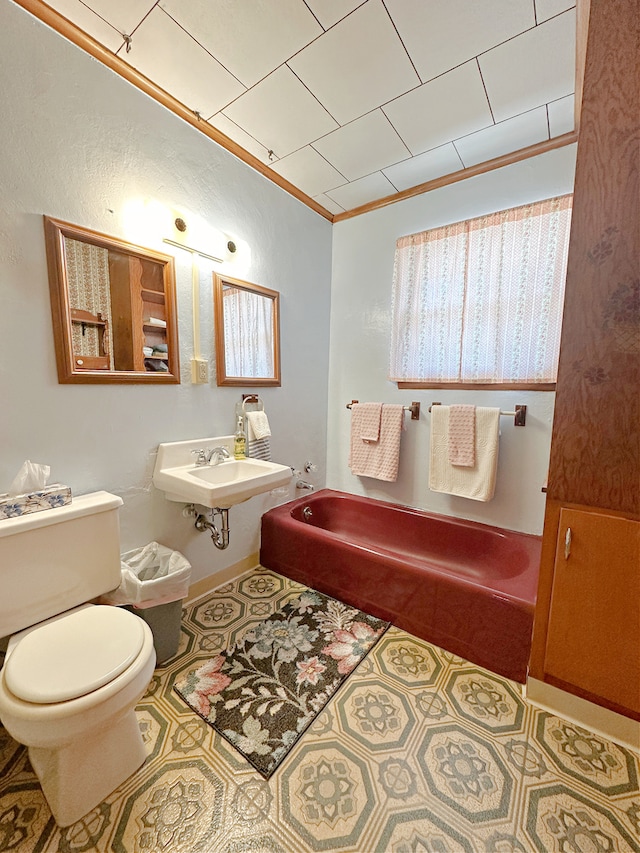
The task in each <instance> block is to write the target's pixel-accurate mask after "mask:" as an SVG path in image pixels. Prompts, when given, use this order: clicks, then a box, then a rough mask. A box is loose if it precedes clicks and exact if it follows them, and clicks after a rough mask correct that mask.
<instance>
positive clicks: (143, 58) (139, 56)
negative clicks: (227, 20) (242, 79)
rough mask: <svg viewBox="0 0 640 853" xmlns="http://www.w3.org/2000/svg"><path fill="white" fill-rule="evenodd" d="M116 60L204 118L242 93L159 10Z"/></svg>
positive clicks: (212, 61) (214, 63) (150, 17)
mask: <svg viewBox="0 0 640 853" xmlns="http://www.w3.org/2000/svg"><path fill="white" fill-rule="evenodd" d="M120 56H121V58H122V59H125V60H126V61H127V62H128V63H129V64H130V65H133V66H134V68H137V69H138V70H139V71H141V72H142V73H143V74H144V75H146V76H147V77H149V79H151V80H153V81H154V82H155V83H157V84H158V85H159V86H161V87H162V88H163V89H164V90H165V91H167V92H170V93H171V94H172V95H173V96H174V97H175V98H177V99H178V100H179V101H180V102H181V103H182V104H184V105H185V106H186V107H189V109H192V110H196V111H197V112H199V113H200V115H201V116H203V117H204V118H207V117H208V116H210V115H212V114H213V113H216V112H218V110H221V109H222V107H224V106H226V105H227V104H228V103H230V102H231V101H233V100H234V98H237V97H238V96H239V95H241V94H242V93H243V92H245V91H246V90H245V88H244V86H243V85H242V84H241V83H239V82H238V81H237V80H236V78H235V77H233V76H232V75H231V74H229V72H228V71H227V70H226V68H223V67H222V65H220V63H219V62H217V61H216V60H215V59H214V58H213V57H212V56H211V55H210V54H209V53H207V51H206V50H205V49H204V48H203V47H200V45H199V44H198V43H197V42H195V41H194V40H193V39H192V38H191V36H190V35H189V34H188V33H186V32H185V31H184V30H183V29H182V28H181V27H179V26H178V24H176V22H175V21H174V20H173V19H172V18H170V17H169V16H168V15H167V14H165V12H163V11H162V9H160V8H155V9H154V10H153V11H152V12H151V13H150V14H149V15H147V17H146V18H145V19H144V21H143V22H142V24H140V26H139V27H138V29H137V30H136V31H135V33H134V35H133V38H132V39H131V50H130V51H129V53H125V52H124V48H123V49H122V50H121V51H120Z"/></svg>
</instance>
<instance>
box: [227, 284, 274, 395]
mask: <svg viewBox="0 0 640 853" xmlns="http://www.w3.org/2000/svg"><path fill="white" fill-rule="evenodd" d="M222 298H223V305H224V308H223V316H224V345H225V354H224V355H225V364H226V372H227V376H243V377H247V378H254V379H258V378H264V377H271V376H273V375H274V372H275V367H274V363H273V300H272V299H267V298H265V297H264V296H261V295H260V294H257V293H251V292H250V291H247V290H240V289H238V288H225V290H224V292H223V296H222Z"/></svg>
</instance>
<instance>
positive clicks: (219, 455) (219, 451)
mask: <svg viewBox="0 0 640 853" xmlns="http://www.w3.org/2000/svg"><path fill="white" fill-rule="evenodd" d="M214 458H215V459H214ZM230 458H231V455H230V453H229V451H228V450H227V448H226V447H223V446H222V445H220V446H219V447H214V448H212V449H211V450H210V451H209V462H211V460H212V459H214V462H213V463H212V464H213V465H219V464H220V463H221V462H223V461H224V460H225V459H230Z"/></svg>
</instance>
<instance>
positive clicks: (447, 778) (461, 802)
mask: <svg viewBox="0 0 640 853" xmlns="http://www.w3.org/2000/svg"><path fill="white" fill-rule="evenodd" d="M300 589H301V587H300V586H299V585H298V584H295V583H293V582H291V581H289V580H287V579H286V578H282V577H280V576H279V575H276V574H275V573H273V572H270V571H267V570H264V569H257V570H256V571H254V572H253V573H251V574H250V575H247V576H245V577H243V578H241V579H240V580H237V581H234V582H233V583H230V584H227V585H226V586H225V587H223V588H221V589H219V590H218V591H217V592H215V593H212V594H210V595H208V596H207V597H205V598H202V599H199V600H198V601H197V602H195V603H193V604H191V605H190V606H188V607H187V608H186V609H185V612H184V619H183V630H182V639H181V645H180V651H179V654H178V655H177V656H176V657H175V658H174V659H173V660H172V661H170V662H169V663H168V664H167V665H166V666H164V667H161V668H159V669H157V670H156V673H155V676H154V678H153V681H152V683H151V685H150V686H149V690H148V692H147V694H146V695H145V696H144V698H143V699H142V701H141V702H140V705H139V706H138V709H137V710H138V716H139V721H140V726H141V728H142V732H143V735H144V739H145V742H146V744H147V749H148V752H149V757H148V759H147V761H146V763H145V765H144V766H143V767H142V768H141V769H140V770H139V771H138V772H137V773H136V774H135V775H134V776H133V777H132V778H131V779H129V780H128V781H127V782H126V783H125V784H123V785H122V786H121V787H120V788H119V789H118V790H117V791H115V792H114V794H113V795H112V796H111V797H109V799H108V800H106V801H105V802H103V803H101V804H100V806H98V807H97V808H96V809H94V811H93V812H91V813H90V814H89V815H87V817H86V818H85V819H83V820H81V821H79V822H78V823H77V824H74V825H73V826H71V827H68V828H67V829H64V830H60V829H58V828H57V827H56V826H55V824H54V822H53V819H52V818H51V814H50V812H49V809H48V807H47V805H46V802H45V801H44V799H43V797H42V794H41V792H40V789H39V787H38V784H37V782H36V779H35V777H34V775H33V772H32V771H31V768H30V765H29V761H28V758H27V754H26V750H25V749H24V748H23V747H20V746H19V745H18V744H16V743H15V742H14V741H13V740H12V739H11V738H10V737H9V736H8V735H7V733H6V732H5V731H4V729H2V728H1V727H0V851H19V853H26V851H29V853H41V851H42V853H44V852H45V851H46V852H47V853H49V851H56V853H81V851H100V853H107V851H109V853H164V851H170V853H242V851H251V853H307V851H323V850H326V851H352V853H374V851H384V853H387V851H389V853H456V851H469V853H476V851H478V852H479V851H483V852H484V851H487V852H488V851H495V853H515V851H544V853H547V851H549V853H550V851H562V853H587V851H592V853H612V851H640V790H639V783H638V778H639V770H640V768H639V762H638V758H637V757H634V755H633V754H632V753H630V752H629V751H628V750H625V749H623V748H621V747H619V746H617V745H615V744H614V743H611V742H608V741H605V740H604V739H603V738H601V737H599V736H596V735H594V734H591V733H589V732H587V731H585V730H584V729H580V728H578V727H576V726H574V725H571V724H570V723H567V722H565V721H563V720H561V719H559V718H557V717H554V716H551V715H550V714H548V713H545V712H542V711H540V710H538V709H536V708H534V707H533V706H532V705H530V704H528V703H527V702H525V701H524V700H523V699H522V696H521V692H520V689H519V686H518V685H515V684H513V683H511V682H509V681H507V680H505V679H504V678H501V677H498V676H496V675H493V674H492V673H490V672H487V671H486V670H483V669H480V668H479V667H477V666H474V665H473V664H470V663H468V662H467V661H464V660H462V659H460V658H458V657H455V656H454V655H451V654H449V653H447V652H444V651H442V650H441V649H438V648H435V647H434V646H430V645H429V644H428V643H425V642H423V641H421V640H417V639H415V638H414V637H411V636H409V635H408V634H406V633H405V632H404V631H400V630H398V629H396V628H391V629H390V630H389V631H388V632H387V634H386V635H385V637H384V638H383V639H382V640H381V641H380V642H379V643H378V645H377V646H376V648H375V649H374V651H373V652H372V653H371V654H370V655H369V657H368V658H367V659H366V660H365V661H364V662H363V663H362V664H361V665H360V667H359V668H358V669H357V670H356V672H355V673H354V674H353V675H352V676H350V678H348V679H347V681H346V682H345V684H344V685H343V686H342V688H341V689H340V690H339V691H338V693H337V695H336V696H334V698H333V699H332V700H331V702H330V704H329V705H328V706H327V707H326V709H325V710H324V711H323V713H322V714H320V716H319V717H318V718H317V719H316V721H315V723H314V724H313V725H312V727H311V729H310V730H309V731H307V732H306V734H305V735H304V736H303V737H302V738H301V740H300V741H299V742H298V743H297V745H296V746H295V747H294V748H293V750H292V752H291V753H290V754H289V756H288V757H287V758H286V759H285V760H284V762H283V763H282V765H281V766H280V768H279V769H278V770H277V771H276V773H275V774H274V775H273V777H272V778H271V779H270V780H269V781H268V782H265V781H264V780H263V779H262V778H261V777H260V776H259V774H258V773H257V772H255V771H254V770H253V769H252V768H251V766H250V765H249V764H248V763H247V761H245V760H244V759H243V758H242V756H240V755H239V754H238V753H237V752H235V751H234V750H233V748H232V747H230V746H229V745H228V744H227V743H226V742H225V741H224V740H223V739H222V738H220V736H219V735H217V734H216V733H215V732H214V731H213V729H212V728H211V727H209V726H207V725H206V724H205V723H204V722H203V721H202V720H201V719H200V718H199V717H197V716H195V715H194V714H193V713H192V712H191V711H190V710H189V708H188V707H187V706H186V705H185V704H184V703H183V702H182V701H181V699H180V697H179V696H177V695H176V693H175V692H173V690H172V685H173V683H174V681H175V679H176V678H177V676H178V675H179V674H180V673H182V672H184V671H185V670H188V669H191V668H193V666H194V665H195V664H196V663H198V662H201V661H204V660H206V659H207V658H208V657H209V656H210V655H211V654H212V653H217V652H218V651H220V650H222V649H223V648H225V647H226V646H227V644H228V643H229V642H230V641H233V640H234V638H236V637H237V636H238V635H239V634H240V633H241V632H243V631H245V630H246V629H247V627H248V626H250V625H253V624H256V623H258V622H260V621H262V620H263V619H264V618H265V617H266V616H268V615H269V614H270V613H272V612H273V611H274V610H277V609H278V608H279V607H281V606H282V605H283V604H284V603H285V602H286V601H288V600H289V599H290V598H292V597H294V596H295V595H296V594H297V592H298V591H299V590H300Z"/></svg>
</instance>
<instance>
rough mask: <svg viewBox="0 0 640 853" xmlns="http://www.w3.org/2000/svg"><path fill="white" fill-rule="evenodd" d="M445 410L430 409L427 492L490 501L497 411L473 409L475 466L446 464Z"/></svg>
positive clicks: (494, 479)
mask: <svg viewBox="0 0 640 853" xmlns="http://www.w3.org/2000/svg"><path fill="white" fill-rule="evenodd" d="M449 409H450V407H449V406H432V408H431V445H430V453H429V462H430V464H429V488H430V489H431V491H433V492H445V493H446V494H450V495H458V496H459V497H463V498H471V500H475V501H490V500H491V498H492V497H493V494H494V492H495V487H496V472H497V468H498V436H499V428H500V409H494V408H488V407H483V406H478V408H477V409H476V436H475V457H476V461H475V465H474V466H473V468H465V467H462V466H459V465H452V464H451V463H450V462H449V453H448V446H449V415H450V411H449Z"/></svg>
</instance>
